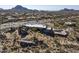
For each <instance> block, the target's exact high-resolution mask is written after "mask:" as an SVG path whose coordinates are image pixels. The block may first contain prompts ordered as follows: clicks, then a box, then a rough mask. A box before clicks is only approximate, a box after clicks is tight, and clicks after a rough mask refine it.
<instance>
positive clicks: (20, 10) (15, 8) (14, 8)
mask: <svg viewBox="0 0 79 59" xmlns="http://www.w3.org/2000/svg"><path fill="white" fill-rule="evenodd" d="M0 11H6V9H2V8H0ZM7 11H15V12H32V11H34V12H37V11H39V10H31V9H28V8H26V7H23V6H21V5H17V6H15V7H13V8H12V9H8V10H7ZM43 11H44V10H43ZM59 11H79V10H74V9H68V8H64V9H62V10H59Z"/></svg>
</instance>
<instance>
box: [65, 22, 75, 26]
mask: <svg viewBox="0 0 79 59" xmlns="http://www.w3.org/2000/svg"><path fill="white" fill-rule="evenodd" d="M65 25H67V26H75V25H76V22H65Z"/></svg>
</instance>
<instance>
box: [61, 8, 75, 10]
mask: <svg viewBox="0 0 79 59" xmlns="http://www.w3.org/2000/svg"><path fill="white" fill-rule="evenodd" d="M60 11H76V10H74V9H68V8H64V9H62V10H60Z"/></svg>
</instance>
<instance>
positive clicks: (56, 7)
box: [0, 5, 79, 11]
mask: <svg viewBox="0 0 79 59" xmlns="http://www.w3.org/2000/svg"><path fill="white" fill-rule="evenodd" d="M15 6H16V5H0V8H3V9H11V8H13V7H15ZM22 6H23V7H26V8H29V9H37V10H50V11H52V10H60V9H64V8H69V9H76V10H79V5H22Z"/></svg>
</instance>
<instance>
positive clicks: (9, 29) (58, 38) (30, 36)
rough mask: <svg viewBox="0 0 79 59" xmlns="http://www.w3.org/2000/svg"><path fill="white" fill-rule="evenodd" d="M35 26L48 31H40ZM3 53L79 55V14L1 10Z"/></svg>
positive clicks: (25, 9) (0, 24)
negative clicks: (43, 26) (44, 26)
mask: <svg viewBox="0 0 79 59" xmlns="http://www.w3.org/2000/svg"><path fill="white" fill-rule="evenodd" d="M21 11H22V12H21ZM26 23H28V24H31V27H29V26H26ZM35 23H36V26H37V24H38V23H39V24H44V25H46V28H41V27H42V26H41V27H40V26H39V27H40V28H39V27H36V26H35V25H34V24H35ZM33 25H34V26H35V27H32V26H33ZM62 30H63V31H62ZM64 31H66V33H67V35H64V33H65V32H64ZM62 34H63V35H62ZM0 52H1V53H79V11H78V10H73V9H63V10H60V11H38V10H30V9H27V8H25V7H22V6H16V7H14V8H12V9H9V10H3V9H1V10H0Z"/></svg>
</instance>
